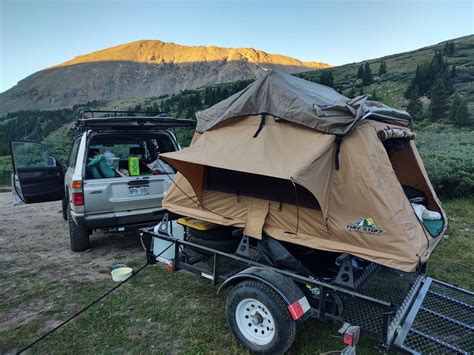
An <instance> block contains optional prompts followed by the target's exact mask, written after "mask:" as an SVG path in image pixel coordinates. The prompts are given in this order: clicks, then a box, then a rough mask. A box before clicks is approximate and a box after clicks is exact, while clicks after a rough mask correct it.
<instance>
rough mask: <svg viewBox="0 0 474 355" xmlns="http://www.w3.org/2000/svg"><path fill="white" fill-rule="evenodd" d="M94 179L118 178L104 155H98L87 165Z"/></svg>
mask: <svg viewBox="0 0 474 355" xmlns="http://www.w3.org/2000/svg"><path fill="white" fill-rule="evenodd" d="M87 167H88V168H89V169H90V171H91V173H92V176H93V177H94V179H102V178H113V177H116V176H117V174H116V173H115V171H114V169H112V168H111V167H110V166H109V164H107V161H106V159H105V157H104V156H103V155H98V156H96V157H95V158H93V159H91V161H90V162H89V163H88V164H87Z"/></svg>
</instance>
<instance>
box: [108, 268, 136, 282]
mask: <svg viewBox="0 0 474 355" xmlns="http://www.w3.org/2000/svg"><path fill="white" fill-rule="evenodd" d="M132 272H133V269H132V268H131V267H128V266H124V267H118V268H116V269H113V270H112V272H111V274H112V280H114V281H115V282H122V281H125V280H126V279H128V278H129V277H130V276H132Z"/></svg>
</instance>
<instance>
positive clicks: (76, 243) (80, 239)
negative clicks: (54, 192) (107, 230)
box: [67, 204, 89, 251]
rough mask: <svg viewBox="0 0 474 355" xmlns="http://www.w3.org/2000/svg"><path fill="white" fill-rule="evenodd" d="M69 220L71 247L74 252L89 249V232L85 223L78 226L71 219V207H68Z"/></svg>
mask: <svg viewBox="0 0 474 355" xmlns="http://www.w3.org/2000/svg"><path fill="white" fill-rule="evenodd" d="M67 217H68V218H67V219H68V225H69V245H70V247H71V250H72V251H84V250H87V249H89V230H88V229H87V226H86V225H84V224H83V223H79V224H76V222H74V219H73V218H72V217H71V207H70V205H69V204H68V206H67Z"/></svg>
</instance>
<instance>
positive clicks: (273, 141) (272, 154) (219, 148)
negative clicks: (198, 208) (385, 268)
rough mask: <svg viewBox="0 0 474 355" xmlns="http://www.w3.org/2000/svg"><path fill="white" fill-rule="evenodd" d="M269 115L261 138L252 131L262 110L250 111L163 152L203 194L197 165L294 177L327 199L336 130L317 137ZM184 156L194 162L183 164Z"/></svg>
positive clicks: (320, 201)
mask: <svg viewBox="0 0 474 355" xmlns="http://www.w3.org/2000/svg"><path fill="white" fill-rule="evenodd" d="M266 121H267V122H266V124H265V127H264V129H262V131H261V132H260V134H259V135H258V137H257V138H253V135H254V134H255V132H256V131H257V129H258V126H259V124H260V116H249V117H245V118H240V119H239V120H238V124H233V123H231V122H226V123H223V124H222V125H221V126H220V127H219V129H215V130H210V131H207V132H206V133H205V134H196V136H195V137H194V141H193V144H192V145H191V146H190V147H189V148H186V149H183V150H180V151H177V152H173V153H166V154H161V155H160V157H162V158H163V159H164V160H166V161H167V162H168V163H169V164H171V165H173V166H175V168H176V169H178V171H180V172H181V173H182V174H183V175H184V176H185V177H186V178H187V179H188V181H189V182H190V183H191V185H193V187H194V188H195V189H196V190H195V191H196V192H197V195H198V198H199V200H201V195H202V191H201V190H202V187H199V186H197V185H199V183H198V182H197V180H198V179H197V177H196V176H195V175H194V174H195V173H196V172H197V174H199V176H202V174H203V172H202V171H198V168H197V166H198V165H201V166H212V167H217V168H223V169H231V170H235V171H241V172H248V173H254V174H259V175H265V176H272V177H276V178H281V179H287V180H290V179H293V180H294V181H295V182H297V183H298V184H300V185H301V186H304V187H305V188H307V189H308V190H309V191H311V192H312V193H313V194H314V196H315V197H316V199H317V200H318V201H319V203H320V204H323V203H325V201H327V192H328V190H327V188H326V186H327V184H328V182H329V173H330V168H329V167H330V165H331V164H332V162H333V158H331V155H332V154H333V153H332V151H333V149H334V136H332V135H326V134H325V135H322V134H319V135H318V139H315V137H314V134H315V132H314V131H311V130H308V129H305V128H303V127H299V126H296V125H292V124H289V123H286V122H283V121H277V120H275V118H274V117H272V116H268V117H267V119H266ZM308 142H311V144H308ZM295 152H298V159H295ZM250 157H251V158H252V159H249V158H250ZM182 161H186V162H187V163H192V164H193V165H192V166H191V167H185V168H183V164H182V163H180V162H182ZM321 206H322V207H323V208H324V206H323V205H321Z"/></svg>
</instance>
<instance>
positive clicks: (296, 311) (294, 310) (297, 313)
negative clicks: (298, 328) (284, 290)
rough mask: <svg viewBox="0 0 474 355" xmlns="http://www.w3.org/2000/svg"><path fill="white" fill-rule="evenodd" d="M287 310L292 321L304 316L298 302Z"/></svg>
mask: <svg viewBox="0 0 474 355" xmlns="http://www.w3.org/2000/svg"><path fill="white" fill-rule="evenodd" d="M288 310H289V311H290V313H291V316H292V317H293V319H294V320H297V319H298V318H300V317H301V316H302V315H303V314H304V311H303V307H301V304H300V302H299V301H295V302H293V303H292V304H291V305H289V306H288Z"/></svg>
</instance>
